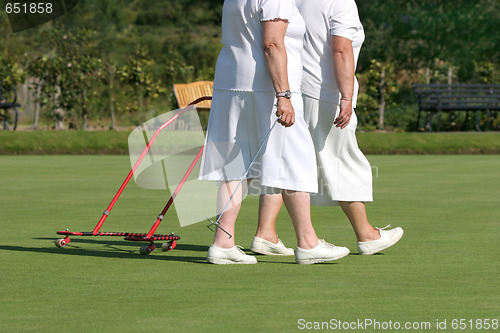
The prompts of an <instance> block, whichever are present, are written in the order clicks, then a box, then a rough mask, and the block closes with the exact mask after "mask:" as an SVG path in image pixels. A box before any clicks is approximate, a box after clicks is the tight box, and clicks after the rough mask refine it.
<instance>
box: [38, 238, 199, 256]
mask: <svg viewBox="0 0 500 333" xmlns="http://www.w3.org/2000/svg"><path fill="white" fill-rule="evenodd" d="M89 237H92V236H89ZM95 237H99V236H95ZM103 237H106V236H102V237H101V238H103ZM110 238H112V237H107V239H108V240H100V239H89V238H81V237H79V236H74V237H71V242H70V243H69V245H67V246H68V247H71V246H74V245H75V244H77V243H82V244H103V245H109V246H111V245H116V246H133V247H136V248H139V247H141V246H142V245H148V244H149V243H148V242H134V241H125V240H124V241H116V240H110ZM115 238H116V237H115ZM33 239H38V240H49V241H54V240H56V239H57V237H54V238H49V237H43V238H42V237H38V238H33ZM166 242H167V241H163V242H160V241H158V242H155V245H156V247H157V249H156V250H155V251H157V250H158V249H159V250H160V251H161V245H159V246H158V244H161V243H166ZM176 242H177V246H176V247H175V250H181V251H198V252H205V253H206V252H207V251H208V246H205V245H194V244H182V243H179V241H176Z"/></svg>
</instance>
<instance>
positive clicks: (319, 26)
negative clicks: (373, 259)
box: [251, 0, 403, 255]
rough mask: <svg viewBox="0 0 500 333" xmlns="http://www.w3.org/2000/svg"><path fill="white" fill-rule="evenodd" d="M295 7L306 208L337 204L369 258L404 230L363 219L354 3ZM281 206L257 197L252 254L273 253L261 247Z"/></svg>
mask: <svg viewBox="0 0 500 333" xmlns="http://www.w3.org/2000/svg"><path fill="white" fill-rule="evenodd" d="M296 2H297V6H298V8H299V11H300V13H301V14H302V16H303V18H304V21H305V23H306V37H305V41H304V53H303V65H304V67H303V69H304V74H303V81H302V87H301V90H302V94H303V99H304V118H305V121H306V123H307V124H308V126H309V131H310V132H311V135H312V138H313V141H314V145H315V149H316V156H317V159H318V186H319V189H318V193H317V194H316V195H312V196H311V204H313V205H332V206H335V205H340V206H341V207H342V209H343V211H344V213H345V214H346V215H347V217H348V219H349V221H350V222H351V225H352V227H353V229H354V232H355V234H356V238H357V240H358V250H359V253H360V254H363V255H368V254H374V253H377V252H380V251H382V250H384V249H386V248H388V247H390V246H392V245H394V244H395V243H396V242H398V241H399V239H400V238H401V237H402V236H403V229H401V228H400V227H397V228H394V229H391V230H386V229H385V228H374V227H372V225H371V224H370V223H369V221H368V218H367V214H366V209H365V202H369V201H373V197H372V171H371V166H370V163H369V162H368V160H367V159H366V158H365V156H364V155H363V153H362V152H361V150H360V149H359V147H358V144H357V141H356V135H355V131H356V126H357V123H358V121H357V118H356V114H355V113H354V108H355V107H356V99H357V95H358V87H359V86H358V82H357V80H356V77H355V75H354V73H355V69H356V63H357V60H358V56H359V52H360V49H361V45H362V43H363V40H364V31H363V26H362V25H361V22H360V20H359V15H358V10H357V7H356V3H355V2H354V0H345V1H344V0H316V1H314V2H312V1H310V0H297V1H296ZM281 202H282V198H281V197H280V196H279V195H264V196H262V197H261V208H262V210H261V212H260V214H259V217H260V220H259V226H258V229H257V232H256V237H255V239H254V242H253V243H252V247H251V249H252V251H255V252H258V253H263V252H264V251H265V252H272V251H267V250H268V249H265V248H264V246H262V244H263V243H264V244H267V243H269V244H272V243H273V242H275V241H276V239H277V235H276V231H275V227H274V225H275V218H276V216H277V214H278V212H279V209H280V207H281ZM266 242H267V243H266ZM254 243H255V244H257V245H256V246H254V245H253V244H254ZM269 248H273V246H269ZM263 249H264V251H262V250H263ZM281 252H283V251H281ZM266 254H273V253H266ZM274 254H282V253H280V251H275V253H274Z"/></svg>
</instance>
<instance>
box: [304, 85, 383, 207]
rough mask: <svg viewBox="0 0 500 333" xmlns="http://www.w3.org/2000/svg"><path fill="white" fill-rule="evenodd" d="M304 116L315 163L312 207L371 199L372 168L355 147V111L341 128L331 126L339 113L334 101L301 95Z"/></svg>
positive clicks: (356, 122) (356, 119) (356, 144)
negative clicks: (316, 182)
mask: <svg viewBox="0 0 500 333" xmlns="http://www.w3.org/2000/svg"><path fill="white" fill-rule="evenodd" d="M303 99H304V119H305V121H306V123H307V124H308V126H309V131H310V133H311V136H312V139H313V142H314V146H315V149H316V157H317V163H318V193H317V194H314V195H311V204H312V205H316V206H326V205H332V206H335V205H338V201H363V202H368V201H373V189H372V170H371V166H370V163H369V162H368V160H367V159H366V157H365V155H364V154H363V153H362V152H361V150H360V149H359V147H358V142H357V140H356V126H357V125H358V118H357V117H356V114H355V112H353V114H352V116H351V120H350V122H349V124H348V125H347V126H346V127H345V128H344V129H342V130H341V129H339V128H338V127H335V126H334V125H333V121H334V120H335V118H336V117H337V116H338V114H339V112H340V107H339V106H338V105H337V104H334V103H329V102H325V101H322V100H318V99H315V98H312V97H310V96H307V95H303Z"/></svg>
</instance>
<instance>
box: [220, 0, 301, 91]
mask: <svg viewBox="0 0 500 333" xmlns="http://www.w3.org/2000/svg"><path fill="white" fill-rule="evenodd" d="M277 18H280V19H283V20H287V21H288V28H287V30H286V36H285V47H286V51H287V58H288V81H289V84H290V90H291V91H293V92H300V82H301V80H302V71H299V70H297V68H302V59H301V52H302V47H303V36H304V33H305V24H304V20H303V19H302V16H301V15H300V13H299V11H298V9H297V7H296V5H295V1H294V0H225V1H224V6H223V14H222V44H224V47H223V48H222V50H221V52H220V54H219V57H218V59H217V65H216V71H215V78H214V89H222V90H237V91H272V92H274V87H273V84H272V81H271V78H270V76H269V71H268V69H267V65H266V60H265V57H264V50H263V46H262V27H261V24H262V21H270V20H274V19H277Z"/></svg>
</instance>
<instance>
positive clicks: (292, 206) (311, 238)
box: [282, 190, 318, 250]
mask: <svg viewBox="0 0 500 333" xmlns="http://www.w3.org/2000/svg"><path fill="white" fill-rule="evenodd" d="M282 196H283V201H284V202H285V206H286V209H287V211H288V214H289V215H290V218H291V219H292V222H293V227H294V228H295V234H296V236H297V246H298V247H300V248H302V249H305V250H307V249H312V248H314V247H316V246H317V245H318V237H317V236H316V232H315V231H314V228H313V226H312V222H311V203H310V198H309V193H307V192H298V191H289V190H283V191H282Z"/></svg>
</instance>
